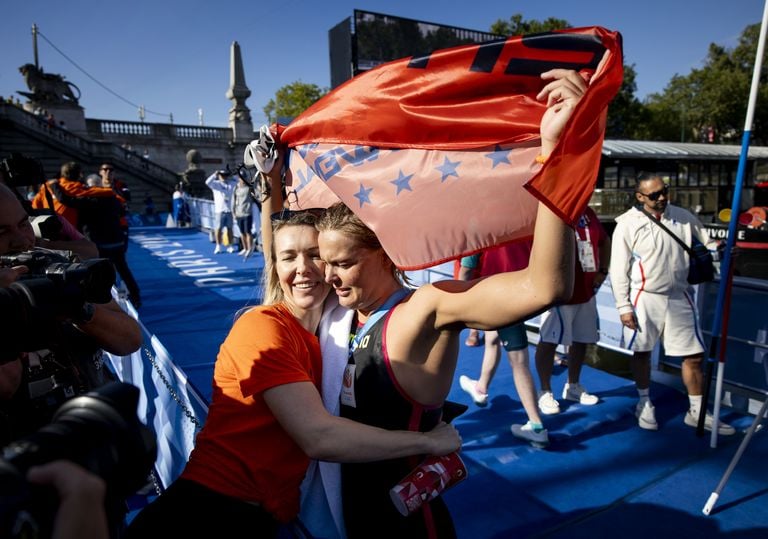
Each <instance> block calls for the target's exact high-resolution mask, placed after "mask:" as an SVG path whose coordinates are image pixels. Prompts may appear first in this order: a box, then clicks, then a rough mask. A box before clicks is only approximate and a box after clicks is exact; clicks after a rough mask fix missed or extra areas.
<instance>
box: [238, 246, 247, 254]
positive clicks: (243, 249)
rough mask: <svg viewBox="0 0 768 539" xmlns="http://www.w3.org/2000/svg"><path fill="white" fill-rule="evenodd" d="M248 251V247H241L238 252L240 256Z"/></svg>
mask: <svg viewBox="0 0 768 539" xmlns="http://www.w3.org/2000/svg"><path fill="white" fill-rule="evenodd" d="M247 252H248V249H246V248H245V247H243V248H242V249H240V251H239V252H238V253H237V254H238V255H240V256H243V255H244V254H245V253H247Z"/></svg>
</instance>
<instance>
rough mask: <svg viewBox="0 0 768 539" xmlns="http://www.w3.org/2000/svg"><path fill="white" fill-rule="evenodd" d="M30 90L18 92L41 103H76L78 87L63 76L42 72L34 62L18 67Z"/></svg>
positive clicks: (78, 93)
mask: <svg viewBox="0 0 768 539" xmlns="http://www.w3.org/2000/svg"><path fill="white" fill-rule="evenodd" d="M19 71H20V72H21V74H22V76H23V77H24V81H25V82H26V83H27V87H28V88H29V89H30V92H18V93H19V94H21V95H23V96H25V97H27V98H29V99H30V100H32V101H34V102H36V103H38V104H41V105H45V104H71V105H77V104H78V101H79V99H80V89H79V88H78V87H77V86H75V85H74V84H73V83H71V82H69V81H66V80H64V77H62V76H61V75H57V74H55V73H44V72H43V69H42V68H38V67H37V66H35V65H34V64H24V65H23V66H21V67H20V68H19ZM73 90H75V91H76V93H77V95H75V91H73Z"/></svg>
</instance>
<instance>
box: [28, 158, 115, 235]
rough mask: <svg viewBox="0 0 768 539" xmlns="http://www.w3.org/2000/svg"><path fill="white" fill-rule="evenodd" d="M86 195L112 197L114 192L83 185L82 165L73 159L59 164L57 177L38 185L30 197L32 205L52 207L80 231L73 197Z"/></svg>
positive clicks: (76, 205)
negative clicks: (59, 168)
mask: <svg viewBox="0 0 768 539" xmlns="http://www.w3.org/2000/svg"><path fill="white" fill-rule="evenodd" d="M86 196H87V197H112V196H114V193H113V192H112V190H111V189H104V188H101V187H88V186H87V185H85V183H84V182H83V169H82V167H81V166H80V164H79V163H76V162H75V161H69V162H67V163H64V164H63V165H61V170H60V177H59V179H57V180H49V181H47V182H45V183H44V184H43V185H42V186H40V190H39V191H38V192H37V194H36V195H35V197H34V198H33V199H32V207H33V208H35V209H42V208H48V209H52V210H53V211H55V212H56V213H58V214H59V215H62V216H63V217H64V218H65V219H66V220H67V221H69V222H70V223H71V224H72V225H73V226H74V227H75V228H77V229H78V230H81V231H82V226H81V224H80V222H79V210H78V204H77V202H76V201H75V200H74V199H76V198H78V197H86Z"/></svg>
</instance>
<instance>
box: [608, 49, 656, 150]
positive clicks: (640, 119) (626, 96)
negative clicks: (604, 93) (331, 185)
mask: <svg viewBox="0 0 768 539" xmlns="http://www.w3.org/2000/svg"><path fill="white" fill-rule="evenodd" d="M636 79H637V71H635V65H634V64H632V65H624V79H623V80H622V81H621V88H619V92H618V93H617V94H616V97H614V98H613V100H612V101H611V103H610V105H609V106H608V118H607V120H606V126H605V136H606V137H607V138H617V139H638V138H643V135H644V134H645V132H646V130H645V125H646V124H647V123H648V116H649V114H648V110H647V108H646V107H645V106H644V105H643V103H641V102H640V100H639V99H638V98H637V97H636V96H635V92H637V82H636Z"/></svg>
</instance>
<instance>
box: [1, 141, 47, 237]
mask: <svg viewBox="0 0 768 539" xmlns="http://www.w3.org/2000/svg"><path fill="white" fill-rule="evenodd" d="M0 176H2V177H3V179H4V180H5V183H6V184H7V185H8V187H10V188H11V190H13V192H14V193H15V194H16V196H17V198H18V199H19V202H21V205H22V206H23V207H24V209H25V210H26V212H27V213H28V214H29V222H30V224H31V225H32V229H33V230H34V232H35V237H36V238H41V239H46V240H56V239H59V235H60V234H61V221H60V220H59V218H58V217H57V216H56V214H55V213H54V212H53V210H51V209H34V208H32V207H31V206H30V204H29V202H28V201H27V200H24V199H23V198H22V197H21V196H20V195H19V193H18V191H17V189H16V188H17V187H27V186H30V185H39V184H41V183H45V171H44V170H43V165H42V164H41V163H40V161H38V160H37V159H33V158H31V157H26V156H24V155H21V154H18V153H13V154H11V155H10V157H7V158H5V159H3V160H2V161H0Z"/></svg>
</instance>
